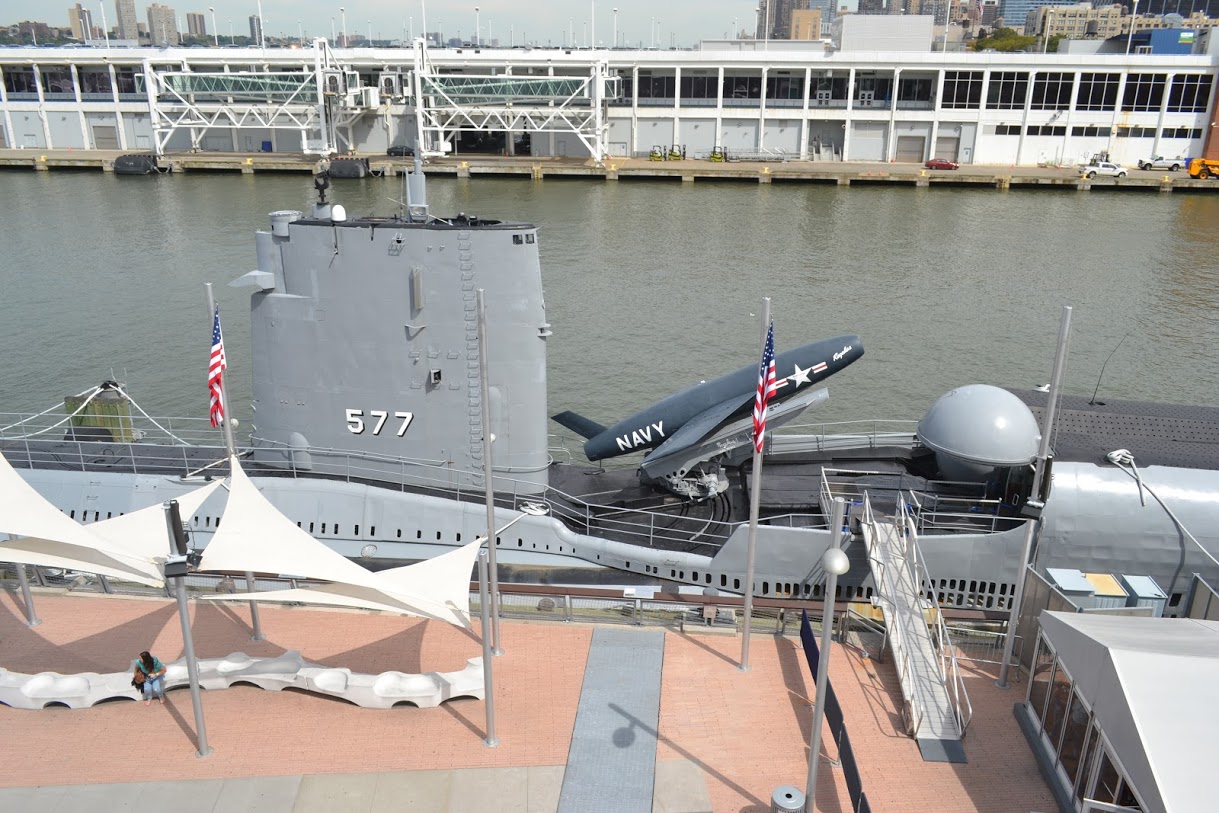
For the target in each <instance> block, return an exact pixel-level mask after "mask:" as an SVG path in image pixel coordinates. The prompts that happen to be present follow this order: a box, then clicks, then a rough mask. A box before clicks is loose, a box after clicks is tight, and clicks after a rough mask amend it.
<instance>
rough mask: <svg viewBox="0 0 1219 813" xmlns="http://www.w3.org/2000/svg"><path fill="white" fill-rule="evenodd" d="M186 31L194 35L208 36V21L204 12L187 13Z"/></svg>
mask: <svg viewBox="0 0 1219 813" xmlns="http://www.w3.org/2000/svg"><path fill="white" fill-rule="evenodd" d="M186 32H187V33H188V34H190V35H191V36H192V37H206V36H207V21H206V18H204V16H203V15H202V14H193V13H191V14H187V15H186Z"/></svg>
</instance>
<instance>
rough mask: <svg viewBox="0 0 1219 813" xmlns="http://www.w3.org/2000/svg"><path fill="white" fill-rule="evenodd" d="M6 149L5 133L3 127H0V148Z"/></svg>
mask: <svg viewBox="0 0 1219 813" xmlns="http://www.w3.org/2000/svg"><path fill="white" fill-rule="evenodd" d="M7 149H8V138H7V134H6V133H5V132H4V128H3V127H0V150H7Z"/></svg>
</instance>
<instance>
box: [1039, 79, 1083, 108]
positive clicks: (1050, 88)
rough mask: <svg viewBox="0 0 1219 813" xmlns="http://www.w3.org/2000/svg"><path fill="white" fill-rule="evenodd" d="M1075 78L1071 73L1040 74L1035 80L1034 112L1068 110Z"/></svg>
mask: <svg viewBox="0 0 1219 813" xmlns="http://www.w3.org/2000/svg"><path fill="white" fill-rule="evenodd" d="M1074 84H1075V77H1074V75H1072V74H1069V73H1039V74H1037V77H1036V79H1034V80H1033V102H1032V108H1033V109H1034V110H1067V109H1068V108H1070V107H1071V88H1072V85H1074Z"/></svg>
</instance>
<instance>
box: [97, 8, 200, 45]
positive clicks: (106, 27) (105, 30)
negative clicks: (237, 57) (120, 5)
mask: <svg viewBox="0 0 1219 813" xmlns="http://www.w3.org/2000/svg"><path fill="white" fill-rule="evenodd" d="M97 7H98V8H100V9H101V10H102V33H103V34H105V35H106V47H107V48H109V47H110V26H109V25H108V24H107V23H106V3H105V0H97ZM215 27H216V14H215V12H213V13H212V28H215Z"/></svg>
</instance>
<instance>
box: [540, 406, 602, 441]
mask: <svg viewBox="0 0 1219 813" xmlns="http://www.w3.org/2000/svg"><path fill="white" fill-rule="evenodd" d="M551 420H553V421H554V422H555V423H557V424H558V425H559V426H562V427H565V428H567V429H570V430H571V431H573V432H575V433H576V434H577V435H579V436H580V437H582V438H594V437H596V436H597V435H600V434H601V433H602V432H604V431H605V427H604V426H602V425H601V424H599V423H597V422H596V421H593V420H589V419H588V418H585V417H584V416H583V415H579V414H577V413H575V412H572V411H570V410H568V411H566V412H560V413H559V414H558V415H552V416H551Z"/></svg>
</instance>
